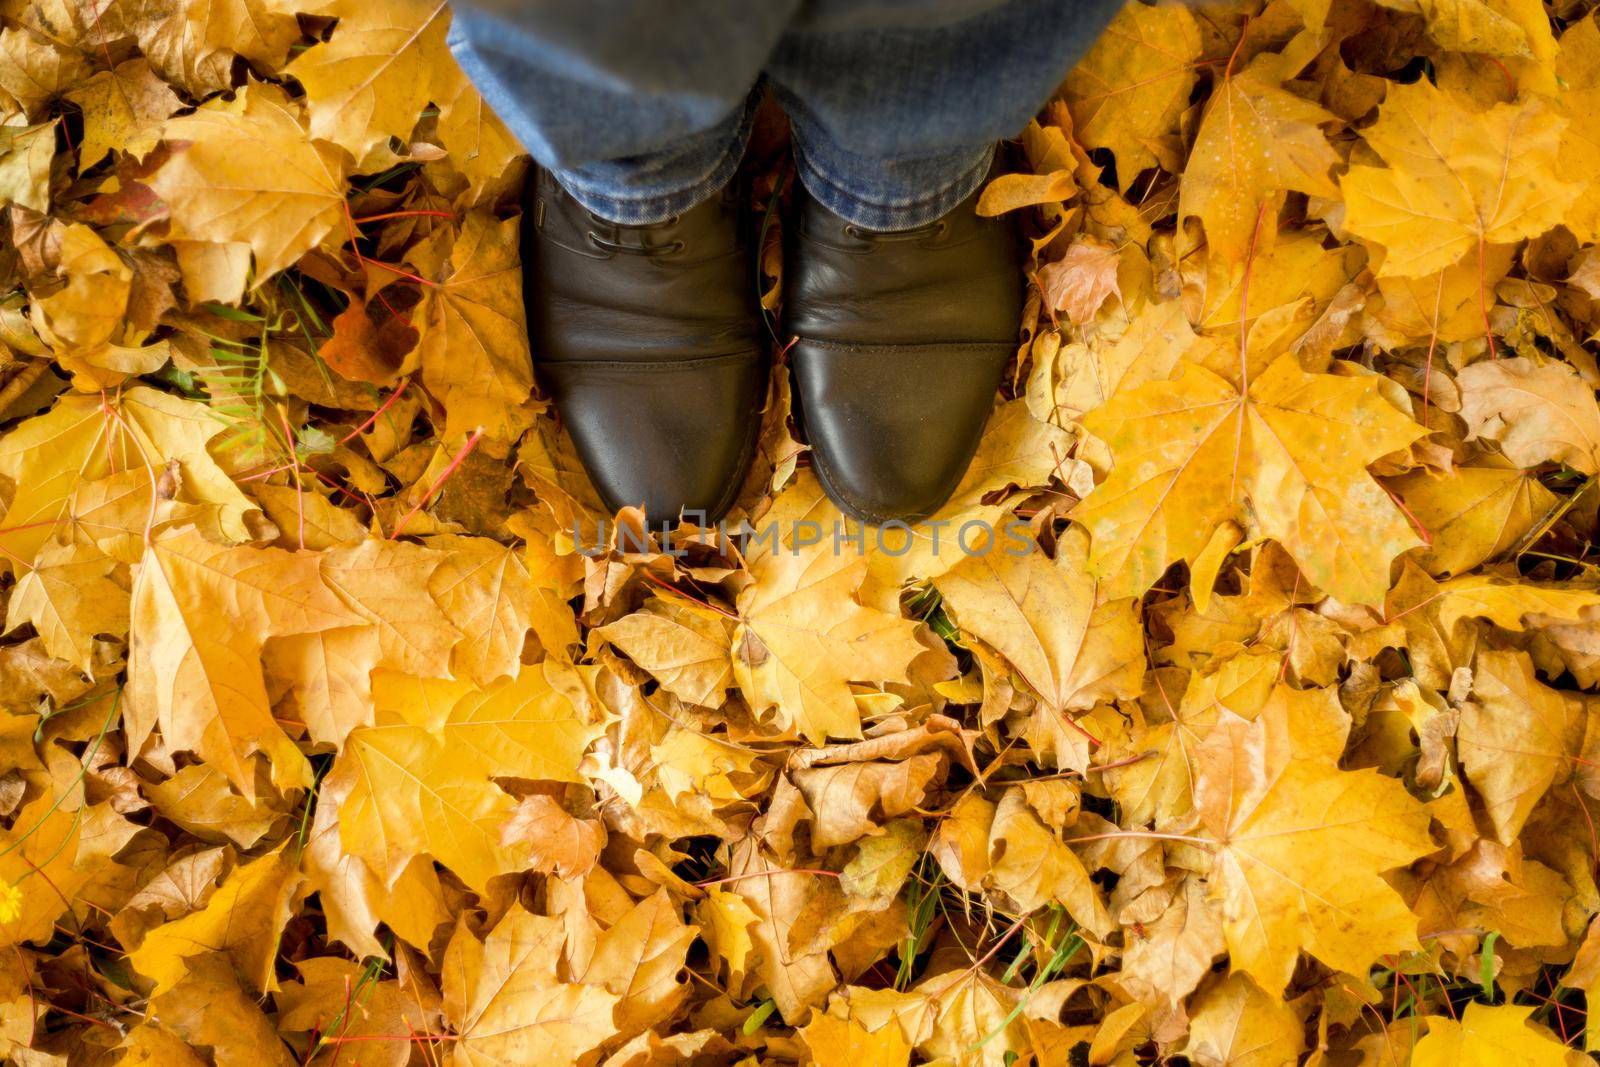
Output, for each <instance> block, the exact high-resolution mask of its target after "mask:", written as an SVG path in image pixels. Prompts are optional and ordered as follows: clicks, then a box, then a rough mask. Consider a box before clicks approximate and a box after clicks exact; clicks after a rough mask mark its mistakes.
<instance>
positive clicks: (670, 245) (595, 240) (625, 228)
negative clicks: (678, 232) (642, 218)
mask: <svg viewBox="0 0 1600 1067" xmlns="http://www.w3.org/2000/svg"><path fill="white" fill-rule="evenodd" d="M591 217H592V218H593V219H594V222H595V224H596V225H600V226H607V227H610V228H611V229H613V230H615V231H616V232H617V234H618V236H619V237H620V236H621V235H622V234H625V233H637V234H639V235H640V236H641V237H643V236H644V235H645V234H648V233H649V232H651V231H652V230H664V229H667V228H668V227H670V226H673V225H676V224H677V222H678V216H677V215H674V216H672V217H671V218H669V219H667V220H666V221H665V222H607V221H605V220H603V219H601V218H599V217H597V216H591ZM586 236H587V237H588V239H589V243H590V244H592V245H594V246H595V247H596V248H599V249H601V250H603V251H606V252H612V253H617V252H620V253H623V254H625V255H630V256H644V257H645V258H646V259H655V258H657V257H658V256H670V255H673V254H674V253H677V252H682V251H683V249H684V247H685V246H684V243H683V242H682V241H681V240H676V239H675V240H672V241H668V242H667V243H666V244H650V243H648V242H647V241H644V240H640V241H637V242H630V241H622V240H618V239H616V238H613V237H608V236H605V235H604V234H601V233H600V232H599V231H598V230H590V231H589V232H588V234H587V235H586Z"/></svg>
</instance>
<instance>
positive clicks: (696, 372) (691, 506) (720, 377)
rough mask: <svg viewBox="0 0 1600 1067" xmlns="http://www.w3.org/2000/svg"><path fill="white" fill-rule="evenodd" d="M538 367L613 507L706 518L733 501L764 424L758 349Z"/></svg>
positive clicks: (663, 517)
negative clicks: (673, 359)
mask: <svg viewBox="0 0 1600 1067" xmlns="http://www.w3.org/2000/svg"><path fill="white" fill-rule="evenodd" d="M539 373H540V381H541V383H542V384H543V385H544V388H545V389H546V390H547V391H549V393H550V394H551V396H552V398H553V399H554V401H555V406H556V410H557V411H558V412H559V413H560V415H561V418H562V421H563V422H564V423H565V425H566V427H567V430H568V432H569V433H571V435H572V439H573V443H574V444H575V445H576V446H577V449H578V456H579V458H580V459H581V460H582V461H583V465H584V469H585V470H587V471H588V472H589V476H590V478H591V480H592V481H593V482H594V485H595V489H596V490H597V491H598V492H599V494H600V497H601V500H602V501H603V502H604V503H605V505H606V507H607V508H609V509H610V510H611V511H613V512H615V511H616V510H617V509H618V508H621V507H629V506H633V507H637V506H639V505H640V504H643V506H644V511H645V515H646V517H647V518H648V520H649V521H650V522H651V523H652V524H658V523H666V522H671V521H673V520H675V519H677V518H678V517H679V516H680V515H682V514H684V513H686V512H689V513H700V514H701V515H703V516H704V521H706V522H712V521H715V520H716V519H719V518H721V517H722V515H723V513H725V512H726V511H727V510H728V508H729V507H730V506H731V505H732V503H733V498H734V495H735V494H736V493H737V492H738V489H739V485H740V483H741V482H742V481H743V478H744V473H745V468H746V467H747V466H748V464H749V459H750V452H751V448H752V446H753V444H754V440H755V435H756V431H757V429H758V428H759V425H760V409H761V403H762V397H763V395H764V386H765V374H764V372H763V367H762V360H761V357H760V356H759V355H758V354H748V353H747V354H739V355H736V356H717V357H710V358H706V359H698V360H686V361H681V362H676V363H671V364H661V363H627V362H622V361H615V362H593V361H589V362H582V363H576V362H575V363H546V364H543V365H542V366H540V368H539ZM695 517H697V518H698V517H699V516H698V515H697V516H695Z"/></svg>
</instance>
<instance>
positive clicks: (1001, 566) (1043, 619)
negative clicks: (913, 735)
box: [934, 530, 1144, 714]
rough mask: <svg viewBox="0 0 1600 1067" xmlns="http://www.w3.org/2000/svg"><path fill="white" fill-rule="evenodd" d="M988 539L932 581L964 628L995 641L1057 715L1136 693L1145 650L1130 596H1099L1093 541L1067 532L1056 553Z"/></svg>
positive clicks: (1141, 677) (1031, 546)
mask: <svg viewBox="0 0 1600 1067" xmlns="http://www.w3.org/2000/svg"><path fill="white" fill-rule="evenodd" d="M1025 547H1026V551H1022V552H1014V551H1012V550H1011V549H1010V548H1009V546H1003V545H1001V544H998V543H996V544H991V545H990V546H989V548H988V551H983V552H977V553H975V554H973V555H970V556H967V557H966V558H965V559H963V560H962V561H961V562H960V563H958V564H956V566H955V567H953V568H951V569H950V571H949V572H948V573H947V574H945V575H944V576H943V577H942V578H939V579H936V580H935V583H934V584H935V586H936V587H937V588H938V590H939V591H940V592H941V593H943V594H944V596H945V600H946V601H947V602H948V603H949V605H950V607H951V609H952V610H953V612H954V616H955V620H956V622H957V624H959V625H960V626H961V627H962V629H964V630H966V631H967V632H968V633H971V634H973V635H975V636H977V637H980V638H982V639H983V640H985V641H987V642H988V643H989V644H990V645H993V646H994V647H995V649H996V650H998V651H999V652H1000V654H1001V655H1003V656H1005V657H1006V659H1007V660H1009V661H1010V663H1011V665H1012V666H1013V667H1015V668H1016V670H1017V673H1018V674H1020V675H1022V677H1023V679H1024V680H1026V681H1027V683H1028V684H1029V685H1030V686H1032V687H1033V689H1034V691H1035V692H1036V693H1038V694H1039V697H1040V699H1042V700H1043V701H1044V702H1045V704H1046V705H1047V706H1048V707H1049V708H1050V709H1051V710H1052V711H1054V712H1056V713H1058V714H1060V713H1065V712H1068V711H1084V710H1087V709H1088V708H1091V707H1093V706H1094V705H1095V704H1097V703H1099V702H1101V701H1104V700H1116V699H1126V698H1132V697H1135V696H1138V695H1139V689H1140V683H1141V681H1142V679H1143V677H1144V657H1143V655H1142V650H1141V642H1140V638H1139V621H1138V618H1137V615H1136V614H1135V611H1134V605H1133V602H1132V601H1131V600H1118V601H1108V602H1105V603H1096V598H1095V582H1094V580H1093V579H1092V578H1090V577H1089V576H1088V574H1087V573H1085V570H1084V563H1085V561H1086V559H1087V558H1088V540H1087V538H1085V537H1084V536H1083V534H1082V532H1081V531H1070V530H1069V531H1068V532H1067V533H1066V534H1065V535H1063V537H1062V538H1061V540H1060V541H1059V542H1058V543H1057V545H1056V558H1055V559H1054V560H1051V559H1049V558H1047V557H1046V556H1045V554H1044V551H1043V550H1042V549H1040V548H1038V546H1037V545H1034V544H1032V543H1031V542H1030V543H1029V544H1028V545H1027V546H1025Z"/></svg>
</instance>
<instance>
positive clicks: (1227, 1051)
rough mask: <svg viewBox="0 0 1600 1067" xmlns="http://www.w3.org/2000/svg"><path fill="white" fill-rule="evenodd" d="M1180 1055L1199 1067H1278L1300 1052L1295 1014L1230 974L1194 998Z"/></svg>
mask: <svg viewBox="0 0 1600 1067" xmlns="http://www.w3.org/2000/svg"><path fill="white" fill-rule="evenodd" d="M1189 1016H1190V1018H1189V1040H1188V1042H1187V1043H1186V1044H1185V1045H1184V1053H1185V1054H1186V1055H1187V1056H1188V1057H1189V1060H1190V1062H1192V1063H1194V1064H1197V1065H1198V1067H1224V1065H1226V1067H1278V1065H1279V1064H1285V1063H1294V1062H1296V1061H1297V1060H1298V1059H1299V1057H1300V1053H1301V1051H1302V1050H1303V1049H1304V1048H1305V1026H1304V1024H1302V1023H1301V1021H1300V1017H1299V1016H1298V1015H1296V1014H1295V1012H1294V1009H1293V1008H1291V1007H1290V1006H1289V1005H1287V1004H1285V1003H1283V1002H1282V1001H1280V1000H1279V999H1278V998H1277V997H1275V996H1273V995H1272V994H1271V993H1268V992H1265V991H1263V990H1262V989H1261V987H1260V986H1258V985H1256V984H1255V983H1254V982H1252V981H1251V980H1250V979H1249V978H1248V977H1246V976H1245V975H1243V974H1237V973H1235V974H1230V975H1228V976H1227V977H1226V978H1223V979H1222V980H1220V981H1218V982H1215V983H1213V984H1211V985H1209V986H1207V987H1206V988H1205V989H1202V990H1201V991H1200V992H1199V993H1198V994H1196V995H1195V998H1194V1000H1193V1001H1192V1002H1191V1003H1190V1008H1189Z"/></svg>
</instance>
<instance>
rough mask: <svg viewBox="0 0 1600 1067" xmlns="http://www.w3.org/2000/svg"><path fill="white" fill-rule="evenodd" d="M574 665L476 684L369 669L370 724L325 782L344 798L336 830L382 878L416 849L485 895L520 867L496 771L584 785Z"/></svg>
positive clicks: (592, 728) (587, 722) (352, 739)
mask: <svg viewBox="0 0 1600 1067" xmlns="http://www.w3.org/2000/svg"><path fill="white" fill-rule="evenodd" d="M591 699H592V698H591V697H589V696H588V695H587V694H586V693H585V692H584V691H583V689H582V688H581V685H580V683H579V682H578V681H577V677H576V672H575V671H573V670H572V668H561V667H558V666H557V665H554V664H543V665H539V666H534V667H526V668H524V669H523V670H522V672H521V673H520V674H518V675H517V676H516V677H515V678H509V679H504V680H502V681H501V682H499V683H497V684H495V685H491V686H488V687H484V688H481V689H480V688H479V687H478V686H477V685H475V684H473V683H471V682H466V681H443V680H429V679H420V678H409V677H406V676H404V675H399V674H394V673H392V672H388V671H379V672H378V673H377V674H376V675H375V676H374V682H373V702H374V705H375V708H376V719H375V722H374V724H373V725H371V726H364V727H361V728H360V729H357V730H354V731H352V732H351V734H350V736H349V737H348V738H346V739H345V747H344V751H343V752H342V753H341V754H340V756H339V758H338V760H337V762H336V763H335V765H334V768H333V770H332V771H331V772H330V774H329V779H328V784H329V786H332V787H334V788H336V789H337V790H338V791H339V792H340V793H341V794H343V795H344V796H345V799H344V800H343V802H342V803H341V804H340V808H339V836H340V840H341V842H342V843H343V847H344V849H345V851H346V852H349V853H350V854H351V855H354V856H359V857H361V858H362V859H363V860H364V861H365V862H366V864H367V866H368V867H369V868H371V869H372V871H373V873H374V874H376V875H378V877H379V878H380V879H381V880H382V881H383V883H384V884H385V885H392V884H394V881H395V879H397V878H399V877H400V875H401V874H402V873H403V872H404V870H405V868H406V866H407V864H409V863H410V862H411V860H412V859H413V858H414V857H415V856H417V855H418V854H421V853H427V854H429V855H432V856H433V857H434V858H435V859H437V860H438V861H439V862H440V863H443V864H444V865H445V866H446V867H449V868H450V869H451V870H452V871H454V872H455V873H456V874H457V875H459V876H460V877H461V879H462V880H463V881H465V882H466V883H467V884H468V885H469V886H472V887H473V888H474V889H477V890H478V891H480V892H482V891H484V889H485V888H486V887H487V885H488V882H489V879H490V878H493V877H494V876H496V875H499V874H506V873H509V872H511V871H514V870H520V869H521V868H522V867H523V866H525V865H526V863H525V861H524V859H523V857H522V856H521V855H519V850H518V848H517V847H515V845H514V843H513V845H506V844H504V843H503V842H502V835H501V829H502V826H503V825H504V823H505V822H506V820H507V819H508V818H509V817H510V816H511V813H512V810H513V808H514V807H515V804H514V803H513V801H512V799H511V796H510V794H508V793H506V792H505V791H504V790H502V789H501V788H500V787H499V786H497V785H495V784H494V781H493V779H495V778H533V779H540V780H544V781H557V782H567V781H570V782H581V781H583V778H582V777H581V776H580V775H579V774H578V761H579V759H580V758H581V757H582V755H583V751H584V749H585V748H587V747H588V745H589V742H590V741H592V740H593V739H594V738H595V737H596V736H597V735H598V734H599V732H600V725H599V723H598V721H597V716H595V715H594V713H593V709H592V708H591V707H590V703H589V702H590V700H591Z"/></svg>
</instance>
